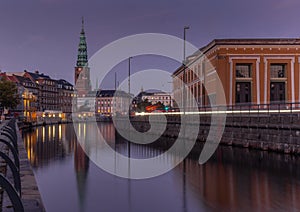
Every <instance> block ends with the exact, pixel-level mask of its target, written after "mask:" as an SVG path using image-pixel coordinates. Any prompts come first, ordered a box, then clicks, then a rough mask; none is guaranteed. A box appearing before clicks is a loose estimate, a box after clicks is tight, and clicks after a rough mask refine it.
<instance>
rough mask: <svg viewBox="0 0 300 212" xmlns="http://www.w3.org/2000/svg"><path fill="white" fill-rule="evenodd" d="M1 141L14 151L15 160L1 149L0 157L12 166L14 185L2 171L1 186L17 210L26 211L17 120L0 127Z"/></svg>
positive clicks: (0, 174)
mask: <svg viewBox="0 0 300 212" xmlns="http://www.w3.org/2000/svg"><path fill="white" fill-rule="evenodd" d="M0 143H3V144H5V145H6V146H7V147H8V149H9V150H10V151H8V153H9V152H11V153H12V156H13V159H14V161H13V160H12V159H11V158H10V157H9V155H8V154H7V153H5V152H3V151H1V150H0V157H2V158H3V159H4V161H5V162H6V164H7V165H8V166H9V167H10V170H11V172H12V175H13V181H14V185H12V183H11V182H10V181H9V180H8V179H7V178H6V177H5V176H4V175H3V174H2V173H0V186H1V187H2V188H3V189H4V190H5V191H6V192H7V194H8V196H9V198H10V200H11V202H12V204H13V208H14V210H15V211H24V207H23V203H22V201H21V178H20V161H19V153H18V143H17V132H16V121H15V119H11V120H10V121H9V122H7V123H5V125H4V126H3V127H2V128H1V129H0Z"/></svg>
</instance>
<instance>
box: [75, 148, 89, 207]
mask: <svg viewBox="0 0 300 212" xmlns="http://www.w3.org/2000/svg"><path fill="white" fill-rule="evenodd" d="M74 160H75V162H74V165H75V171H76V180H77V189H78V194H79V204H80V209H84V198H85V196H84V195H85V193H86V191H85V189H86V179H87V174H88V170H89V164H90V161H89V158H88V156H87V155H86V154H85V152H84V150H83V149H82V147H81V145H80V144H79V143H78V142H77V144H76V145H75V151H74Z"/></svg>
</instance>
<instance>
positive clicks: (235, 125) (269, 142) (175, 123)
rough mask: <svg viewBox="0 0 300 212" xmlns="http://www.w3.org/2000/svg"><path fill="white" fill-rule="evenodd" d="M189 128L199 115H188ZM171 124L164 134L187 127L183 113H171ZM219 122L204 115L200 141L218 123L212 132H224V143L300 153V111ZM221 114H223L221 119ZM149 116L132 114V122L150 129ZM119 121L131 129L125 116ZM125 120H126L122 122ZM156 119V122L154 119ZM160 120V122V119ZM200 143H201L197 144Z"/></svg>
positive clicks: (141, 128) (174, 134)
mask: <svg viewBox="0 0 300 212" xmlns="http://www.w3.org/2000/svg"><path fill="white" fill-rule="evenodd" d="M187 116H188V117H187V119H186V121H185V123H186V126H187V127H185V129H189V127H188V126H189V125H195V123H196V121H195V120H196V118H195V117H193V116H192V115H187ZM166 117H167V126H166V130H165V131H164V133H163V135H162V136H165V137H168V138H174V139H175V138H177V137H178V134H179V131H180V130H182V129H184V127H182V126H183V125H182V124H181V119H180V116H176V115H168V116H166ZM215 118H216V119H214V121H215V123H212V122H211V116H208V115H205V116H201V117H200V125H199V133H198V136H197V142H198V143H201V142H205V141H206V139H207V136H208V133H209V132H210V130H211V126H213V125H214V124H215V125H216V126H217V127H216V128H214V129H215V131H214V132H213V131H212V132H211V134H212V135H217V134H220V135H222V136H221V141H220V143H221V144H223V145H232V146H240V147H246V148H255V149H260V150H269V151H277V152H283V153H291V154H300V114H281V115H279V114H277V115H264V116H262V115H260V116H246V115H242V116H238V115H234V116H233V115H231V116H227V117H226V119H225V120H224V123H225V128H224V132H222V127H220V126H218V125H219V124H220V123H222V117H221V116H220V117H218V116H215ZM218 118H220V119H219V120H218ZM148 120H149V117H148V116H136V117H132V118H131V123H132V125H133V126H134V128H135V129H137V130H138V131H140V132H145V131H147V130H148V129H150V124H149V121H148ZM118 123H119V124H118V125H119V127H120V128H122V129H124V130H128V124H127V123H126V122H125V121H124V119H122V118H119V119H118ZM122 123H124V124H122ZM154 123H155V122H154ZM156 124H160V123H159V122H156ZM183 135H184V136H185V138H187V139H192V136H191V133H190V132H189V131H187V132H185V133H184V134H183ZM196 146H197V145H196Z"/></svg>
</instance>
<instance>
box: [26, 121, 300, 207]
mask: <svg viewBox="0 0 300 212" xmlns="http://www.w3.org/2000/svg"><path fill="white" fill-rule="evenodd" d="M84 125H86V126H85V127H86V128H89V124H88V123H86V124H84ZM99 128H100V129H101V131H102V132H103V135H104V137H106V139H107V141H109V142H110V145H115V144H114V143H115V142H116V146H115V147H116V149H118V152H120V153H122V154H125V155H126V152H127V142H125V141H124V140H123V139H122V138H121V137H119V136H116V135H115V129H114V127H113V125H112V124H111V123H101V124H99ZM23 138H24V144H25V148H26V150H27V154H28V158H29V161H30V163H31V165H32V167H33V171H34V174H35V177H36V180H37V183H38V187H39V190H40V192H41V195H42V199H43V203H44V205H45V208H46V210H47V211H49V212H52V211H53V212H58V211H72V212H76V211H109V212H114V211H116V212H119V211H122V212H126V211H133V212H135V211H136V212H139V211H145V212H146V211H149V212H150V211H151V212H152V211H174V212H175V211H178V212H186V211H220V210H223V211H228V210H239V211H240V210H247V211H249V210H253V211H254V210H255V211H257V210H260V211H266V210H281V211H287V210H289V211H290V210H300V201H299V200H300V168H299V167H300V158H299V157H296V156H292V155H284V154H278V153H268V152H262V151H256V150H249V149H243V148H234V147H229V146H219V147H218V149H217V151H216V152H215V154H214V155H213V157H212V158H211V159H210V160H209V161H208V162H207V163H205V164H204V165H199V164H198V161H197V158H193V157H189V158H187V159H186V160H185V161H184V162H182V163H181V164H179V165H178V166H177V167H176V168H174V169H173V170H171V171H169V172H168V173H166V174H164V175H161V176H159V177H154V178H150V179H146V180H128V179H124V178H119V177H116V176H113V175H111V174H109V173H106V172H105V171H103V170H101V169H100V168H98V167H97V166H96V165H95V164H94V163H93V162H92V161H91V160H89V158H88V157H87V156H86V155H85V153H84V151H83V150H82V148H81V146H80V144H79V143H78V142H77V139H76V135H75V132H74V127H73V125H72V124H61V125H52V126H50V125H49V126H41V127H37V128H36V129H35V130H32V131H27V132H23ZM161 152H162V150H159V149H156V148H153V147H151V146H142V147H141V146H140V145H132V146H131V155H132V157H137V158H139V157H153V156H154V155H158V154H160V153H161Z"/></svg>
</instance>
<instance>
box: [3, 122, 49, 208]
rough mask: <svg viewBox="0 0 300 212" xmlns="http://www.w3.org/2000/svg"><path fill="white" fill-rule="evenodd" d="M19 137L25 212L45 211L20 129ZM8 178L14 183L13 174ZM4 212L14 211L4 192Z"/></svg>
mask: <svg viewBox="0 0 300 212" xmlns="http://www.w3.org/2000/svg"><path fill="white" fill-rule="evenodd" d="M1 124H2V123H1ZM0 127H1V125H0ZM17 136H18V149H19V159H20V177H21V186H22V189H21V191H22V195H21V197H22V203H23V206H24V209H25V211H28V212H40V211H45V208H44V206H43V202H42V198H41V195H40V192H39V190H38V186H37V183H36V180H35V177H34V174H33V171H32V168H31V165H30V163H29V160H28V158H27V153H26V150H25V147H24V143H23V139H22V136H21V133H20V132H19V130H18V129H17ZM7 178H8V179H9V180H11V181H13V176H12V174H11V172H7ZM2 211H13V208H12V205H11V202H10V199H9V197H8V195H7V193H6V192H4V195H3V201H2Z"/></svg>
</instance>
